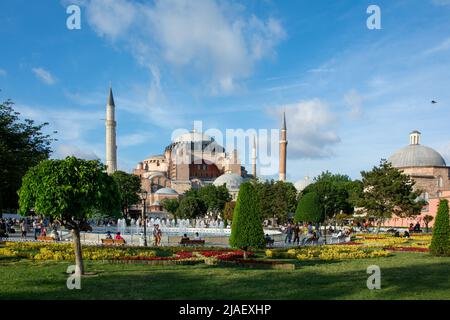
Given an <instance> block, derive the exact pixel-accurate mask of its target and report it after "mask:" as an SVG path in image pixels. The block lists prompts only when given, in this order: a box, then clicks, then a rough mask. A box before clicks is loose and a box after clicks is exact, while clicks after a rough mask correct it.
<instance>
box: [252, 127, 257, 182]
mask: <svg viewBox="0 0 450 320" xmlns="http://www.w3.org/2000/svg"><path fill="white" fill-rule="evenodd" d="M256 158H257V151H256V136H253V146H252V176H253V179H255V178H256Z"/></svg>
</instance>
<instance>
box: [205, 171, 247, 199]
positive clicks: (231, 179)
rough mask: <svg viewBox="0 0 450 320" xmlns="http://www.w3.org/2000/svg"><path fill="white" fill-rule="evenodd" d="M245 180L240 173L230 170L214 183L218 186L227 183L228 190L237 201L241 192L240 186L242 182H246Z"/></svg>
mask: <svg viewBox="0 0 450 320" xmlns="http://www.w3.org/2000/svg"><path fill="white" fill-rule="evenodd" d="M244 181H245V180H244V178H242V177H241V176H240V175H238V174H235V173H231V172H228V173H225V174H223V175H221V176H220V177H218V178H217V179H216V180H214V182H213V184H214V185H215V186H216V187H220V186H223V185H225V186H226V187H227V189H228V192H229V193H230V194H231V196H232V197H233V201H236V199H237V195H238V193H239V188H240V187H241V184H242V183H244Z"/></svg>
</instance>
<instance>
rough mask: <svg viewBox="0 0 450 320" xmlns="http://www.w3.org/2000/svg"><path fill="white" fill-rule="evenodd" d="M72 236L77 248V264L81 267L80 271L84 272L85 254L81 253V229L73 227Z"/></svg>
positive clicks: (75, 248)
mask: <svg viewBox="0 0 450 320" xmlns="http://www.w3.org/2000/svg"><path fill="white" fill-rule="evenodd" d="M72 236H73V246H74V250H75V264H76V265H77V267H78V268H79V270H80V273H81V274H84V264H83V255H82V253H81V239H80V230H79V229H73V230H72Z"/></svg>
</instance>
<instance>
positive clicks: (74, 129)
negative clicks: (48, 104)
mask: <svg viewBox="0 0 450 320" xmlns="http://www.w3.org/2000/svg"><path fill="white" fill-rule="evenodd" d="M16 110H17V111H18V112H20V114H21V116H23V117H24V118H29V119H33V120H35V121H36V122H48V123H49V126H48V129H49V130H50V131H58V134H57V138H58V139H60V140H63V141H70V140H72V141H73V140H80V139H82V138H83V137H85V136H88V132H89V131H90V130H93V129H95V128H98V127H99V126H103V125H104V122H103V121H101V119H102V118H104V117H105V116H104V113H102V112H91V111H86V112H83V111H79V110H73V109H64V110H55V109H51V108H43V107H39V106H33V107H31V106H26V105H21V104H17V105H16Z"/></svg>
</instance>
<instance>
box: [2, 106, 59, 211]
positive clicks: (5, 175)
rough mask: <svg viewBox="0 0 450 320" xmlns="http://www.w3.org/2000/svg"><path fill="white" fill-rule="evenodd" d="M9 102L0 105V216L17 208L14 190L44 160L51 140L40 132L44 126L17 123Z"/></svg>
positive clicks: (29, 121)
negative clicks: (29, 170)
mask: <svg viewBox="0 0 450 320" xmlns="http://www.w3.org/2000/svg"><path fill="white" fill-rule="evenodd" d="M13 106H14V103H13V102H12V101H10V100H8V101H5V102H3V103H0V176H1V177H2V178H1V179H0V213H1V211H2V210H6V209H10V210H16V209H18V197H17V190H18V189H19V188H20V184H21V182H22V177H23V176H24V175H25V173H26V172H27V171H28V169H29V168H31V167H33V166H35V165H37V164H38V163H39V162H40V161H42V160H46V159H48V157H49V156H50V154H51V149H50V144H51V142H52V141H53V139H51V138H50V136H49V135H46V134H44V133H43V132H42V130H43V129H44V127H45V126H46V125H47V123H42V124H39V125H36V124H35V123H34V121H33V120H29V119H25V120H23V121H22V120H20V113H18V112H16V111H14V108H13Z"/></svg>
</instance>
